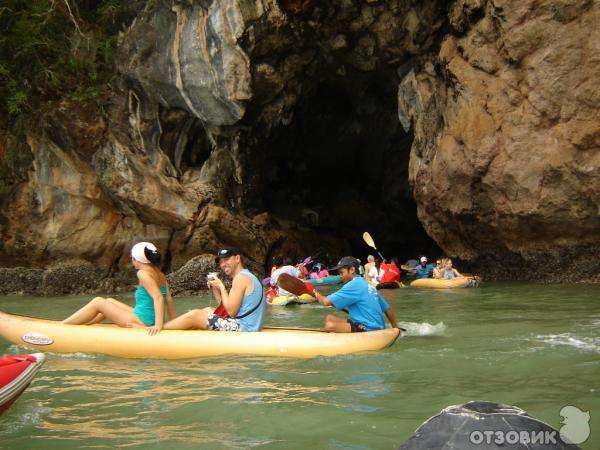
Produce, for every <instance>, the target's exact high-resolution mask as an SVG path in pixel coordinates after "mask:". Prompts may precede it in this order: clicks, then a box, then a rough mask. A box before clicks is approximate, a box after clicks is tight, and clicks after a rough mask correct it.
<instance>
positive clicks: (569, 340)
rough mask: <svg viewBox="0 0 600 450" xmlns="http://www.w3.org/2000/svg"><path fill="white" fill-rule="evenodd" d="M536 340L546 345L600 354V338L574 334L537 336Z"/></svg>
mask: <svg viewBox="0 0 600 450" xmlns="http://www.w3.org/2000/svg"><path fill="white" fill-rule="evenodd" d="M536 339H537V340H539V341H541V342H543V343H544V344H548V345H551V346H552V347H556V346H569V347H575V348H577V349H579V350H584V351H588V352H595V353H600V337H581V336H576V335H574V334H572V333H561V334H545V335H537V336H536Z"/></svg>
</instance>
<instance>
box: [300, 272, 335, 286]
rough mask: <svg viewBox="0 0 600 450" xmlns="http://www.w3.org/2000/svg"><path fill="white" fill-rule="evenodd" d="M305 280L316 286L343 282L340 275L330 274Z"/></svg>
mask: <svg viewBox="0 0 600 450" xmlns="http://www.w3.org/2000/svg"><path fill="white" fill-rule="evenodd" d="M305 281H306V282H307V283H310V284H312V285H314V286H324V285H332V284H340V283H341V282H342V279H341V278H340V276H339V275H329V276H328V277H324V278H317V279H314V280H313V279H309V280H305Z"/></svg>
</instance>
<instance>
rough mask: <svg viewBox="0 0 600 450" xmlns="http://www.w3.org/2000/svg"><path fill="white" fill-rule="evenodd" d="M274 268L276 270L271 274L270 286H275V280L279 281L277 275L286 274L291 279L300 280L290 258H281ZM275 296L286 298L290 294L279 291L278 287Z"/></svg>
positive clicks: (282, 290)
mask: <svg viewBox="0 0 600 450" xmlns="http://www.w3.org/2000/svg"><path fill="white" fill-rule="evenodd" d="M278 262H279V260H278ZM276 267H277V268H276V269H275V270H274V271H273V272H272V273H271V281H270V283H271V286H277V280H278V279H279V275H281V274H282V273H287V274H288V275H291V276H293V277H296V278H300V275H301V274H300V271H299V270H298V269H297V268H296V267H294V266H293V265H292V260H291V259H290V258H282V259H281V263H279V265H277V266H276ZM277 295H278V296H286V295H292V294H291V293H289V292H288V291H286V290H285V289H281V288H280V287H278V288H277Z"/></svg>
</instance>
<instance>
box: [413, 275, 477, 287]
mask: <svg viewBox="0 0 600 450" xmlns="http://www.w3.org/2000/svg"><path fill="white" fill-rule="evenodd" d="M473 282H474V278H473V277H461V278H451V279H445V278H419V279H417V280H414V281H412V282H411V283H410V285H411V287H416V288H428V289H454V288H464V287H468V286H471V285H472V284H473Z"/></svg>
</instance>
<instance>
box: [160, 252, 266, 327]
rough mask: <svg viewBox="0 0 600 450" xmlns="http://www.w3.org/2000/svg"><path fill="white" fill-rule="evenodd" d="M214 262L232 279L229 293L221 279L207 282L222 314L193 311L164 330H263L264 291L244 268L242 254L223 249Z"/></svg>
mask: <svg viewBox="0 0 600 450" xmlns="http://www.w3.org/2000/svg"><path fill="white" fill-rule="evenodd" d="M215 262H217V263H218V264H219V267H220V268H221V270H222V271H223V272H224V273H225V275H227V276H229V277H231V278H232V283H231V290H230V291H229V292H227V289H226V288H225V285H224V284H223V282H222V281H221V280H219V278H217V277H215V278H212V279H210V280H209V281H208V287H209V289H211V290H212V292H213V295H214V296H215V298H216V300H217V303H218V305H219V307H218V309H219V310H220V311H222V313H220V314H219V315H218V314H215V312H216V311H215V309H213V308H204V309H194V310H192V311H189V312H187V313H186V314H183V315H182V316H179V317H177V318H176V319H174V320H171V321H170V322H167V323H166V324H165V326H164V328H165V329H170V330H186V329H190V328H195V329H201V330H218V331H260V330H261V329H262V325H263V320H264V317H265V305H266V301H265V297H264V295H263V288H262V285H261V283H260V281H259V280H258V278H256V277H255V276H254V275H253V274H252V273H250V272H249V271H248V270H247V269H245V268H244V265H243V262H242V256H241V255H240V251H239V250H238V249H237V248H235V247H226V248H223V249H221V250H219V251H218V252H217V256H216V258H215ZM224 316H228V317H224Z"/></svg>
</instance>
